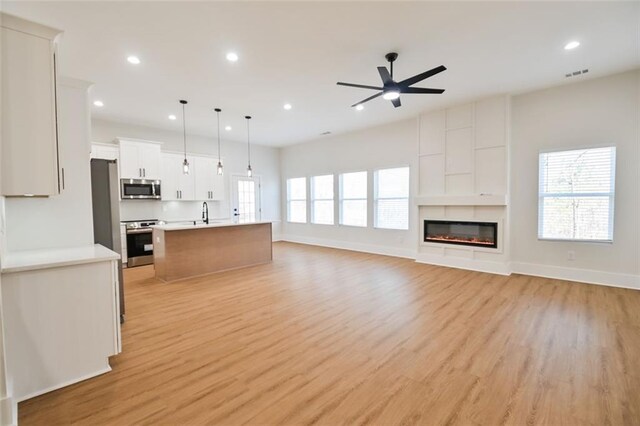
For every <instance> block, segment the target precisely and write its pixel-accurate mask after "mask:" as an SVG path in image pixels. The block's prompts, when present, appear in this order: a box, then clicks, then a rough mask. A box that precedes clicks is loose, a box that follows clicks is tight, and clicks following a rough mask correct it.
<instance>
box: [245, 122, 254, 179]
mask: <svg viewBox="0 0 640 426" xmlns="http://www.w3.org/2000/svg"><path fill="white" fill-rule="evenodd" d="M244 118H246V119H247V153H248V158H249V165H248V166H247V176H248V177H251V176H252V175H253V170H251V137H250V134H249V120H251V116H250V115H246V116H245V117H244Z"/></svg>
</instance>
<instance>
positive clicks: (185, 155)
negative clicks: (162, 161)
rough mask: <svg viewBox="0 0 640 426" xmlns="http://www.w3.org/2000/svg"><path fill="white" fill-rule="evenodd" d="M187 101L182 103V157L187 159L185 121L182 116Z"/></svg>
mask: <svg viewBox="0 0 640 426" xmlns="http://www.w3.org/2000/svg"><path fill="white" fill-rule="evenodd" d="M186 103H187V102H186V101H185V102H184V103H183V104H182V140H183V141H184V159H185V160H186V159H187V122H186V121H185V116H184V105H185V104H186Z"/></svg>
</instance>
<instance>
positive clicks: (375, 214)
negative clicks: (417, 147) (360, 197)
mask: <svg viewBox="0 0 640 426" xmlns="http://www.w3.org/2000/svg"><path fill="white" fill-rule="evenodd" d="M393 169H408V171H409V182H408V186H409V193H408V194H407V196H406V197H384V198H381V197H379V196H378V172H379V171H383V170H393ZM410 197H411V167H410V166H406V165H405V166H397V167H385V168H383V169H376V170H374V171H373V227H374V228H375V229H388V230H394V231H408V230H409V226H410V223H409V222H410V215H411V212H410V208H409V207H410V204H409V202H410ZM378 200H407V227H406V228H385V227H382V226H378Z"/></svg>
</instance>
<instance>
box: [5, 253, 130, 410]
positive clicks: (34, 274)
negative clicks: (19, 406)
mask: <svg viewBox="0 0 640 426" xmlns="http://www.w3.org/2000/svg"><path fill="white" fill-rule="evenodd" d="M118 261H119V259H118V254H117V253H115V252H113V251H111V250H108V249H106V248H104V247H102V246H100V245H95V246H93V245H92V246H81V247H72V248H64V249H46V250H26V251H22V252H15V253H9V254H8V255H7V256H6V258H3V265H2V284H1V286H2V299H3V311H4V312H3V320H4V323H3V327H4V332H5V336H4V338H5V342H6V344H5V351H6V353H5V361H6V377H7V379H8V383H9V387H10V389H9V395H12V397H13V398H14V400H15V401H17V402H20V401H24V400H26V399H29V398H32V397H34V396H37V395H41V394H43V393H46V392H50V391H52V390H54V389H58V388H61V387H64V386H68V385H70V384H72V383H76V382H79V381H81V380H85V379H88V378H90V377H94V376H97V375H100V374H103V373H106V372H108V371H110V370H111V367H110V366H109V357H111V356H113V355H117V354H118V353H120V352H121V344H122V343H121V337H120V321H119V319H120V312H119V310H120V308H119V303H118V300H119V286H118V268H117V264H116V262H118Z"/></svg>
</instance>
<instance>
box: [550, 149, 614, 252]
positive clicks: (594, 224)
mask: <svg viewBox="0 0 640 426" xmlns="http://www.w3.org/2000/svg"><path fill="white" fill-rule="evenodd" d="M615 162H616V149H615V147H607V148H592V149H579V150H573V151H561V152H545V153H541V154H540V162H539V165H538V167H539V179H540V182H539V198H538V238H540V239H553V240H578V241H580V240H581V241H612V240H613V205H614V192H615Z"/></svg>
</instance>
